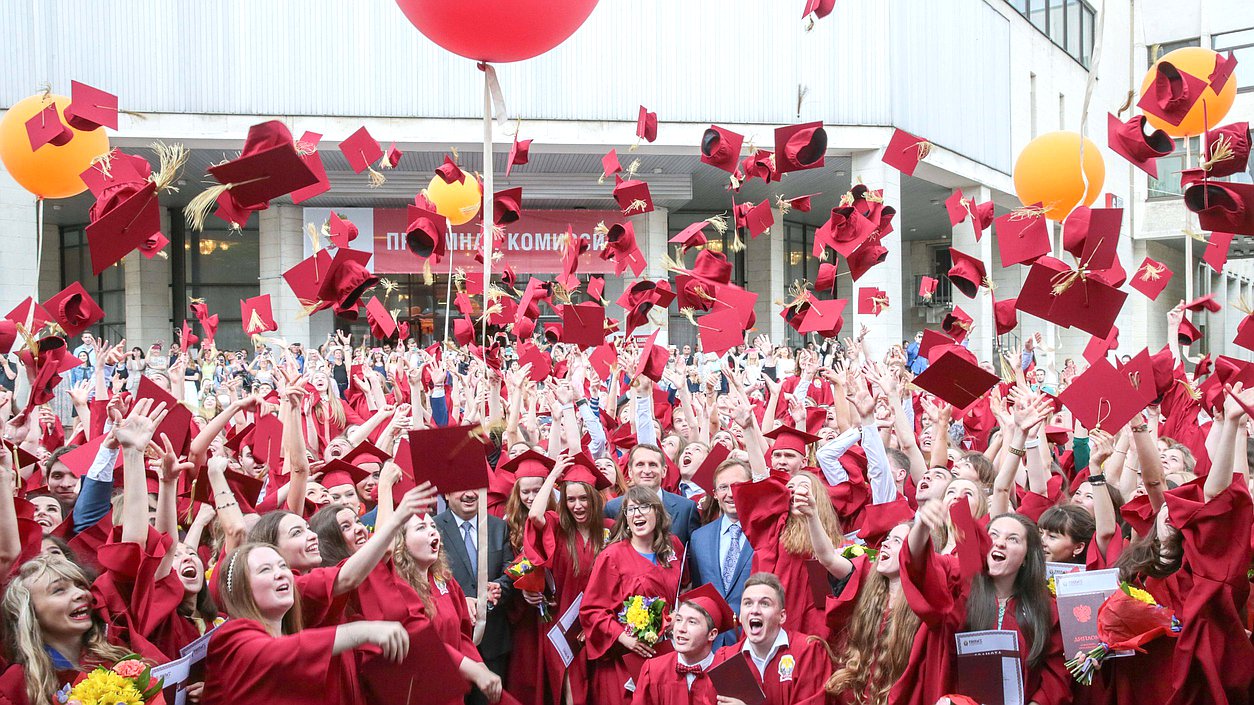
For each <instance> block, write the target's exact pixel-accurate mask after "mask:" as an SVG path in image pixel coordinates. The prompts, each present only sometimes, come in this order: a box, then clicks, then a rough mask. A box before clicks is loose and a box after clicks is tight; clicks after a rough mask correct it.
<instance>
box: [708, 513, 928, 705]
mask: <svg viewBox="0 0 1254 705" xmlns="http://www.w3.org/2000/svg"><path fill="white" fill-rule="evenodd" d="M736 506H740V505H739V504H737V505H736ZM784 631H785V632H786V633H787V634H788V645H787V646H781V647H780V649H779V650H778V651H776V652H775V655H774V656H773V657H771V660H770V662H769V663H767V664H766V672H765V673H759V672H758V667H757V665H756V664H754V662H753V659H752V658H751V657H750V656H749V654H747V653H742V652H741V649H743V648H744V645H745V638H744V637H741V639H740V641H738V642H736V643H735V644H734V645H732V646H724V647H723V648H721V649H719V650H718V653H717V654H715V655H714V665H715V666H717V665H718V664H720V663H723V662H724V661H727V660H728V659H733V658H742V659H744V660H745V661H747V662H748V663H749V670H750V671H751V672H752V673H753V675H755V676H757V678H758V685H761V686H762V692H763V693H765V694H766V703H767V705H822V703H824V702H826V701H827V691H825V690H824V689H823V686H824V684H826V683H827V679H828V678H830V677H831V675H832V660H831V658H830V657H829V656H828V655H827V648H826V647H825V646H824V645H823V643H822V642H820V641H818V640H815V639H811V638H810V637H809V636H808V635H806V634H801V633H798V632H793V631H788V630H784ZM932 703H935V701H934V700H933V701H932ZM932 703H929V705H932Z"/></svg>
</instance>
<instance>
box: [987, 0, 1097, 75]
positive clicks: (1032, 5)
mask: <svg viewBox="0 0 1254 705" xmlns="http://www.w3.org/2000/svg"><path fill="white" fill-rule="evenodd" d="M1007 2H1009V3H1010V6H1011V7H1013V8H1014V9H1015V11H1016V12H1018V13H1019V14H1020V15H1023V16H1024V17H1025V18H1027V20H1028V21H1029V22H1031V23H1032V26H1033V27H1036V28H1037V29H1038V30H1040V32H1041V34H1044V35H1045V36H1047V37H1049V39H1050V41H1052V42H1053V43H1054V44H1055V45H1057V46H1058V48H1060V49H1062V50H1063V51H1065V52H1067V55H1068V56H1070V57H1071V58H1073V59H1075V60H1076V61H1078V62H1080V64H1081V65H1082V66H1084V68H1088V67H1089V61H1090V59H1091V57H1092V54H1093V32H1094V24H1095V22H1094V20H1095V18H1096V12H1095V11H1094V10H1093V8H1092V7H1091V6H1090V5H1089V3H1088V0H1007Z"/></svg>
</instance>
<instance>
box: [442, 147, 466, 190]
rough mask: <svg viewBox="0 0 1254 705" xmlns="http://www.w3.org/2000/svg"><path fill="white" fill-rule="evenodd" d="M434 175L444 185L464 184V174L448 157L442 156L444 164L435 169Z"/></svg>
mask: <svg viewBox="0 0 1254 705" xmlns="http://www.w3.org/2000/svg"><path fill="white" fill-rule="evenodd" d="M435 175H436V176H438V177H440V180H441V181H443V182H444V183H446V184H451V183H453V182H454V181H456V182H457V183H459V184H464V183H466V173H465V172H463V171H462V170H461V167H459V166H457V162H455V161H453V158H452V157H450V156H449V155H447V154H446V155H444V163H443V164H441V165H440V166H438V167H436V168H435Z"/></svg>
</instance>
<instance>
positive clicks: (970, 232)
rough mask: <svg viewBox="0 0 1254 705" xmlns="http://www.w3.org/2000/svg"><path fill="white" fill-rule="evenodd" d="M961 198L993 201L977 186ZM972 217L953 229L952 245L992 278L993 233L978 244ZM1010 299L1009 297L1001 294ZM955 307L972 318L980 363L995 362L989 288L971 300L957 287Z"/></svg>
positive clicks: (974, 346)
mask: <svg viewBox="0 0 1254 705" xmlns="http://www.w3.org/2000/svg"><path fill="white" fill-rule="evenodd" d="M962 197H963V198H969V199H972V200H973V201H974V202H976V203H987V202H988V201H989V200H991V199H992V197H993V194H992V191H990V190H989V188H988V187H987V186H982V185H979V184H974V185H971V186H963V187H962ZM972 220H973V219H972V218H967V219H966V220H964V221H962V222H961V223H958V224H957V225H955V226H954V227H953V246H954V248H955V249H957V250H959V251H961V252H963V253H965V254H968V255H971V256H972V257H978V258H979V259H980V261H981V262H983V263H984V270H985V271H986V272H987V273H988V274H989V276H990V277H991V276H992V272H993V231H992V230H991V229H989V230H986V231H985V232H984V234H983V235H982V236H981V237H980V239H979V240H978V241H977V240H976V237H975V223H973V222H972ZM1002 295H1003V296H1005V297H1007V298H1009V294H1004V293H1003V294H1002ZM953 296H954V305H955V306H958V307H961V308H962V310H963V311H966V312H967V314H969V315H970V316H971V319H972V320H973V321H974V327H973V328H972V329H971V333H970V334H969V335H968V336H967V340H968V341H969V343H968V344H969V345H970V348H971V352H973V353H975V356H976V357H977V358H979V359H980V360H992V359H993V339H994V338H996V337H997V325H996V323H995V322H994V320H993V297H992V296H991V295H990V294H989V293H988V289H984V288H981V289H980V290H979V291H977V292H976V293H975V298H968V297H966V296H964V295H963V294H962V292H961V291H959V290H958V288H957V287H954V290H953Z"/></svg>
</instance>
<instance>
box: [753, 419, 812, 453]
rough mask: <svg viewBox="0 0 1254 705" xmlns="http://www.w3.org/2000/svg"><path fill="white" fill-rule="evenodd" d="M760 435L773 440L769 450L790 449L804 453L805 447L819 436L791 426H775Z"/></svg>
mask: <svg viewBox="0 0 1254 705" xmlns="http://www.w3.org/2000/svg"><path fill="white" fill-rule="evenodd" d="M762 435H763V436H765V437H766V438H769V439H771V440H773V441H775V442H774V443H773V444H771V452H775V451H777V450H791V451H796V452H797V453H800V454H801V455H805V454H806V447H807V446H809V445H810V444H811V443H817V442H818V441H819V437H818V436H816V435H814V434H813V433H810V432H808V431H803V430H801V429H799V428H794V427H792V426H776V427H775V428H774V429H772V430H771V431H768V432H766V433H764V434H762Z"/></svg>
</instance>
